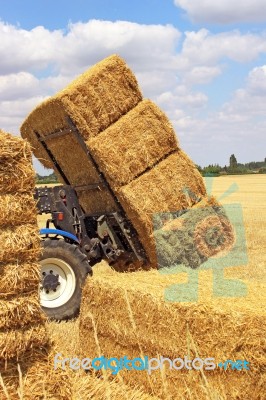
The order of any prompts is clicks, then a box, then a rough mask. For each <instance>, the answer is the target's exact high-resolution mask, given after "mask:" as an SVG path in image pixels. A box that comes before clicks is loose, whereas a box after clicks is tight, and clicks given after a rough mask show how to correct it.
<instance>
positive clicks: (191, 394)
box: [86, 334, 265, 400]
mask: <svg viewBox="0 0 266 400" xmlns="http://www.w3.org/2000/svg"><path fill="white" fill-rule="evenodd" d="M86 344H87V348H88V349H89V353H86V354H89V355H90V358H91V359H93V358H94V357H100V356H102V355H104V356H105V357H106V358H112V357H116V358H117V359H118V360H119V359H120V358H121V357H123V356H125V355H126V356H127V357H128V358H129V359H134V358H139V357H140V358H143V357H144V356H145V355H146V356H148V357H149V358H153V357H155V358H157V357H160V355H159V354H158V353H150V352H148V351H145V349H141V350H143V353H141V350H140V348H139V346H131V345H128V346H127V345H121V342H120V340H116V339H115V338H110V337H108V336H104V335H97V339H95V337H94V335H93V334H92V335H88V338H87V341H86ZM99 349H100V350H101V351H100V353H99ZM165 358H167V357H165ZM175 358H183V357H182V355H181V354H180V353H179V352H178V353H176V356H175ZM188 358H189V357H188ZM189 359H192V360H193V359H194V357H191V358H189ZM164 364H165V369H164V370H162V371H160V370H157V371H153V372H152V373H151V375H149V374H148V373H147V371H137V370H130V371H125V370H122V371H119V372H118V376H117V380H118V379H120V380H121V381H122V382H124V384H126V386H127V387H132V388H136V389H137V390H141V391H144V392H146V393H147V394H148V395H150V396H153V395H157V396H158V398H160V399H161V400H168V399H178V400H183V399H192V398H197V399H205V400H216V399H235V400H239V399H242V398H243V399H246V398H247V399H253V398H254V399H261V400H262V399H263V397H262V393H263V386H264V383H265V375H264V376H263V374H262V375H261V376H260V375H255V376H254V374H253V373H252V372H251V371H247V372H243V371H237V370H235V371H230V372H229V371H219V372H218V373H217V372H216V373H215V372H213V371H205V370H203V372H201V371H197V370H192V371H188V370H179V371H177V370H174V369H172V370H170V369H168V368H167V366H168V362H167V361H165V363H164ZM154 365H155V362H154ZM177 365H179V364H178V363H177ZM108 378H109V380H111V379H112V376H110V373H109V376H108ZM254 393H255V396H254V397H252V396H253V395H254Z"/></svg>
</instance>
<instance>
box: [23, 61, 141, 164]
mask: <svg viewBox="0 0 266 400" xmlns="http://www.w3.org/2000/svg"><path fill="white" fill-rule="evenodd" d="M141 99H142V95H141V93H140V90H139V88H138V84H137V81H136V78H135V76H134V75H133V73H132V72H131V71H130V69H129V68H128V66H127V65H126V63H125V62H124V61H123V60H122V59H121V58H120V57H119V56H117V55H113V56H110V57H107V58H106V59H104V60H103V61H101V62H99V63H98V64H96V65H94V66H93V67H92V68H90V69H89V70H88V71H86V72H85V73H84V74H82V75H80V76H79V77H78V78H77V79H76V80H74V81H73V82H72V83H71V84H70V85H68V86H67V87H66V88H65V89H64V90H63V91H61V92H59V93H57V94H56V95H55V96H53V97H51V98H49V99H48V100H46V101H44V102H43V103H41V104H40V105H39V106H38V107H37V108H36V109H35V110H33V111H32V112H31V113H30V115H29V116H28V117H27V119H26V120H25V122H24V123H23V124H22V126H21V135H22V137H24V138H27V139H28V140H29V141H30V143H31V144H32V147H33V152H34V154H35V156H36V157H37V158H39V159H40V160H41V162H42V163H43V164H45V165H46V166H49V165H50V163H49V161H45V160H47V154H46V152H45V151H42V147H41V146H40V144H39V143H38V140H36V136H35V133H34V132H36V131H37V132H38V133H39V134H40V135H41V136H44V135H47V134H49V133H51V132H54V131H59V130H62V129H64V128H66V127H68V122H67V120H66V119H67V117H70V118H71V119H72V121H73V122H74V123H75V124H76V126H77V128H78V130H79V131H80V133H81V134H82V135H83V137H84V138H85V139H88V138H89V137H92V136H95V135H97V134H98V133H99V132H101V131H103V130H104V129H106V128H107V127H108V126H109V125H111V124H112V123H113V122H115V121H116V120H118V119H119V118H120V117H121V115H123V114H125V113H127V112H128V111H129V110H130V109H132V108H133V107H135V106H136V105H137V104H138V102H139V101H141Z"/></svg>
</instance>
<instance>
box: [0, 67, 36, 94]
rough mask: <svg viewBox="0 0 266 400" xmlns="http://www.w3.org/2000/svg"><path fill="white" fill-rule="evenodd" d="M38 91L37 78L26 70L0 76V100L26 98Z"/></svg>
mask: <svg viewBox="0 0 266 400" xmlns="http://www.w3.org/2000/svg"><path fill="white" fill-rule="evenodd" d="M38 91H39V80H38V79H37V78H36V77H35V76H34V75H32V74H30V73H28V72H18V73H17V74H10V75H2V76H0V100H12V99H14V100H16V99H20V98H28V97H31V96H32V95H35V94H36V93H38Z"/></svg>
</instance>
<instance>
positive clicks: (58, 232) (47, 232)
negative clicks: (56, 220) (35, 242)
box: [40, 228, 79, 244]
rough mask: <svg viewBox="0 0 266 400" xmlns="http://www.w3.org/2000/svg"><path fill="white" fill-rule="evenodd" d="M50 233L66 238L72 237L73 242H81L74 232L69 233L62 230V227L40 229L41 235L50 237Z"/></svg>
mask: <svg viewBox="0 0 266 400" xmlns="http://www.w3.org/2000/svg"><path fill="white" fill-rule="evenodd" d="M50 234H51V235H60V236H63V237H64V238H68V239H71V240H73V242H75V243H77V244H79V240H78V238H77V236H75V235H73V234H72V233H69V232H67V231H62V230H61V229H51V228H42V229H40V235H46V237H48V236H49V235H50Z"/></svg>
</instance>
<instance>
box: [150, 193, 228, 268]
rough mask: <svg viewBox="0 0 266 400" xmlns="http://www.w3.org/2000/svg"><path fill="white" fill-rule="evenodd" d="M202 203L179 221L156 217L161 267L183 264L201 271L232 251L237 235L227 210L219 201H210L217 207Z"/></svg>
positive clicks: (187, 211)
mask: <svg viewBox="0 0 266 400" xmlns="http://www.w3.org/2000/svg"><path fill="white" fill-rule="evenodd" d="M199 203H201V205H197V207H192V208H191V209H188V210H185V212H184V213H183V214H182V215H180V216H178V217H177V218H175V213H168V216H167V215H166V213H163V214H162V215H160V214H157V215H156V224H155V227H154V228H155V229H156V230H155V232H154V238H155V243H156V251H157V259H158V265H159V266H160V267H171V266H173V265H176V264H182V265H186V266H188V267H192V268H197V267H199V266H200V265H201V264H202V263H204V262H205V261H207V260H208V259H209V258H210V257H213V256H217V255H218V254H219V256H221V254H222V253H225V252H228V251H229V250H230V249H231V248H232V246H233V244H234V243H235V232H234V228H233V226H232V225H231V223H230V220H229V219H228V217H227V215H226V212H225V210H224V208H223V207H222V206H221V205H220V206H218V202H217V201H216V200H215V199H212V200H210V201H209V204H216V205H215V206H213V207H212V206H210V205H207V204H208V200H206V199H203V200H202V201H201V202H199ZM160 217H161V218H160ZM160 219H161V221H160ZM165 220H166V221H167V222H166V223H165V222H164V221H165Z"/></svg>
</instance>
